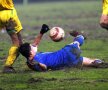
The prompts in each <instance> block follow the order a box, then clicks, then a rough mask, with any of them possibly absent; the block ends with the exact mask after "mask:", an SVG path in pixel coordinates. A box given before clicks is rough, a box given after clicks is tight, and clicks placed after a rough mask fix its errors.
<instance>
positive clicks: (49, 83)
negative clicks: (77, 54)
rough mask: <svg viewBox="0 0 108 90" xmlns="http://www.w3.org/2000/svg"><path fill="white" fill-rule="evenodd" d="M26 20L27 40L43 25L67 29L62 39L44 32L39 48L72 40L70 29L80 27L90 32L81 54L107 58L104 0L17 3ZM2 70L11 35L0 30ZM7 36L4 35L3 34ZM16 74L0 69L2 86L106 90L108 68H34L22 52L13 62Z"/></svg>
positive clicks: (18, 89)
mask: <svg viewBox="0 0 108 90" xmlns="http://www.w3.org/2000/svg"><path fill="white" fill-rule="evenodd" d="M16 9H17V12H18V15H19V17H20V19H21V22H22V24H23V27H24V30H23V31H22V36H23V39H24V41H25V42H26V41H28V42H32V41H33V38H35V36H36V35H37V33H38V32H39V30H40V28H41V25H42V24H43V23H46V24H48V25H49V26H50V28H51V27H53V26H60V27H62V28H63V29H64V30H65V32H66V37H65V39H64V40H63V41H61V42H59V43H55V42H53V41H51V39H50V38H49V36H48V33H47V34H46V35H44V37H43V39H42V41H41V43H40V47H39V51H55V50H58V49H60V48H62V47H63V46H65V45H66V44H69V43H71V42H72V39H73V38H72V37H70V36H69V34H68V31H70V30H73V29H75V30H78V31H83V32H85V33H86V34H87V41H85V44H84V45H83V46H82V55H83V56H87V57H91V58H100V59H103V60H104V61H106V62H108V47H107V46H108V39H107V38H108V32H107V31H106V30H104V29H102V28H101V27H100V26H99V18H100V15H101V1H89V2H88V1H81V2H53V3H38V4H29V5H28V6H22V5H16ZM0 36H1V38H0V41H1V42H0V46H1V47H0V68H1V69H0V71H1V72H2V69H3V66H4V62H5V58H6V57H7V54H8V49H9V47H10V45H11V42H10V39H9V36H8V35H7V34H6V33H0ZM4 37H5V38H4ZM13 66H14V67H15V69H16V71H17V73H16V74H3V73H0V89H1V90H2V89H3V90H79V89H80V90H107V89H108V69H107V68H106V69H101V68H85V67H84V68H66V69H63V70H58V71H48V72H34V71H31V70H30V69H29V68H28V67H27V66H26V63H25V58H24V57H22V56H21V55H20V56H19V58H18V59H17V60H16V62H15V63H14V65H13Z"/></svg>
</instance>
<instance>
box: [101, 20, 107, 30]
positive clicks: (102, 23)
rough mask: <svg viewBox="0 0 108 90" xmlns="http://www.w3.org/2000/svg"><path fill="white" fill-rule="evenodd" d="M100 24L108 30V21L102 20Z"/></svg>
mask: <svg viewBox="0 0 108 90" xmlns="http://www.w3.org/2000/svg"><path fill="white" fill-rule="evenodd" d="M100 26H101V27H102V28H104V29H107V30H108V22H100Z"/></svg>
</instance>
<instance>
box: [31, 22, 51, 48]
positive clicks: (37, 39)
mask: <svg viewBox="0 0 108 90" xmlns="http://www.w3.org/2000/svg"><path fill="white" fill-rule="evenodd" d="M48 30H49V26H48V25H46V24H43V25H42V28H41V30H40V33H39V35H38V36H37V37H36V38H35V40H34V42H33V44H32V45H33V46H35V47H36V46H37V45H38V44H39V43H40V41H41V39H42V36H43V34H44V33H46V32H47V31H48Z"/></svg>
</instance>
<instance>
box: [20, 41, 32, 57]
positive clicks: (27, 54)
mask: <svg viewBox="0 0 108 90" xmlns="http://www.w3.org/2000/svg"><path fill="white" fill-rule="evenodd" d="M30 51H31V47H30V43H24V44H22V45H21V46H20V47H19V52H20V53H21V54H22V55H23V56H24V57H26V58H27V59H29V57H30Z"/></svg>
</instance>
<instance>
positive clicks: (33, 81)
mask: <svg viewBox="0 0 108 90" xmlns="http://www.w3.org/2000/svg"><path fill="white" fill-rule="evenodd" d="M56 80H57V78H30V79H29V80H28V83H37V82H45V81H56Z"/></svg>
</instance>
